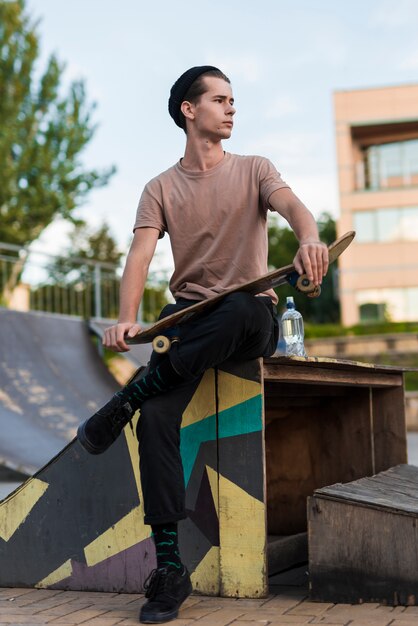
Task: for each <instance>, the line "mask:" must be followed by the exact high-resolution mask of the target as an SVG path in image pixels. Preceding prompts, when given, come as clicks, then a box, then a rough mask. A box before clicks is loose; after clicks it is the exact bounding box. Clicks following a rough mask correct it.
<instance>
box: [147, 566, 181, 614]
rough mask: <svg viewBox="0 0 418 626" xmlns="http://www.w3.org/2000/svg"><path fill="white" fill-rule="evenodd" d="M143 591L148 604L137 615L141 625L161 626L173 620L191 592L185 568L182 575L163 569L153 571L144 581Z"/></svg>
mask: <svg viewBox="0 0 418 626" xmlns="http://www.w3.org/2000/svg"><path fill="white" fill-rule="evenodd" d="M144 589H145V597H146V598H148V602H146V603H145V604H144V605H143V606H142V608H141V611H140V613H139V621H140V622H141V623H142V624H161V623H162V622H169V621H170V620H172V619H175V618H176V617H177V615H178V613H179V608H180V605H181V604H182V603H183V602H184V601H185V599H186V598H187V597H188V596H189V595H190V594H191V593H192V591H193V587H192V583H191V580H190V575H189V572H188V571H187V569H186V568H185V567H184V569H183V573H182V574H179V573H178V572H176V571H174V570H171V569H167V568H165V567H164V568H160V569H154V570H153V571H152V572H151V574H150V575H149V576H148V578H147V580H146V581H145V583H144Z"/></svg>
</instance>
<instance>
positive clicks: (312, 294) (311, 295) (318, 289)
mask: <svg viewBox="0 0 418 626" xmlns="http://www.w3.org/2000/svg"><path fill="white" fill-rule="evenodd" d="M307 295H308V298H318V297H319V296H320V295H321V287H320V286H319V285H318V287H315V289H314V290H313V291H310V292H309V293H308V294H307Z"/></svg>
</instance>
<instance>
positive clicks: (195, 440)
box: [180, 415, 216, 485]
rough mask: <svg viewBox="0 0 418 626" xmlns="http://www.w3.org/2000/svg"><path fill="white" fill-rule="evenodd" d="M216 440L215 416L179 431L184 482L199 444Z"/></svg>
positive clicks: (187, 479) (187, 480)
mask: <svg viewBox="0 0 418 626" xmlns="http://www.w3.org/2000/svg"><path fill="white" fill-rule="evenodd" d="M215 439H216V415H210V416H209V417H205V419H203V420H200V422H195V423H194V424H190V425H189V426H185V427H184V428H182V429H181V431H180V453H181V460H182V463H183V470H184V482H185V483H186V485H187V483H188V482H189V478H190V475H191V473H192V470H193V466H194V464H195V461H196V457H197V454H198V452H199V448H200V444H201V443H204V442H205V441H215Z"/></svg>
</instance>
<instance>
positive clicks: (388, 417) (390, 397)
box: [372, 381, 408, 472]
mask: <svg viewBox="0 0 418 626" xmlns="http://www.w3.org/2000/svg"><path fill="white" fill-rule="evenodd" d="M372 411H373V432H374V449H375V471H376V472H380V471H382V470H386V469H388V468H389V467H392V466H393V465H399V464H400V463H407V460H408V459H407V448H406V417H405V393H404V385H403V381H402V386H399V387H396V388H393V389H373V392H372Z"/></svg>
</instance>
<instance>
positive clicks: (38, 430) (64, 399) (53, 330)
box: [0, 309, 118, 474]
mask: <svg viewBox="0 0 418 626" xmlns="http://www.w3.org/2000/svg"><path fill="white" fill-rule="evenodd" d="M0 346H1V352H0V432H1V439H0V463H2V464H3V465H5V466H6V467H10V468H12V469H16V470H19V471H22V472H24V473H27V474H33V473H34V472H35V471H36V470H38V469H39V468H40V467H42V466H43V465H45V463H47V462H48V461H49V460H50V459H51V458H52V457H54V456H55V455H56V454H57V453H58V452H59V451H60V450H61V449H62V448H63V446H64V445H65V444H66V443H68V442H69V441H71V439H72V438H73V437H74V436H75V433H76V430H77V426H78V424H79V423H80V422H81V421H83V419H86V417H88V416H89V415H91V414H92V413H94V412H95V411H96V410H97V409H98V408H99V407H100V406H102V405H103V404H105V403H106V402H107V400H108V399H109V398H110V397H111V396H112V395H113V394H114V393H115V391H117V389H118V384H117V382H116V381H115V380H114V378H113V377H112V376H111V374H110V373H109V371H108V370H107V368H106V366H105V365H104V363H103V362H102V360H101V358H100V356H99V355H98V354H97V351H96V349H95V347H94V345H93V343H92V341H91V339H90V337H89V331H88V328H87V326H86V323H85V322H84V321H83V320H80V319H74V318H69V317H68V318H66V317H64V316H60V315H48V314H40V313H19V312H16V311H10V310H5V309H3V310H0Z"/></svg>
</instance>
